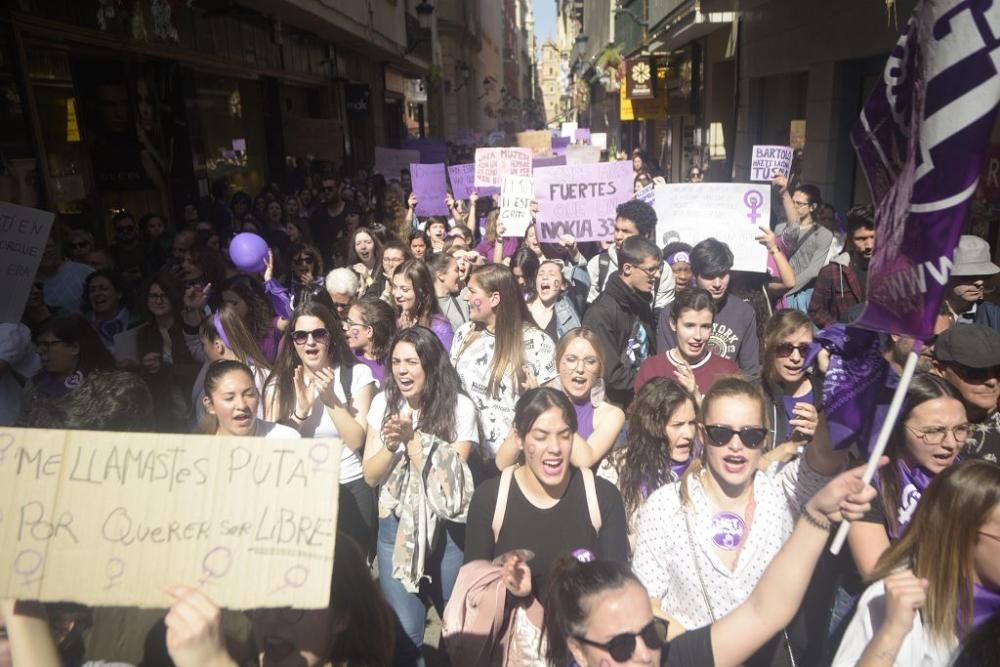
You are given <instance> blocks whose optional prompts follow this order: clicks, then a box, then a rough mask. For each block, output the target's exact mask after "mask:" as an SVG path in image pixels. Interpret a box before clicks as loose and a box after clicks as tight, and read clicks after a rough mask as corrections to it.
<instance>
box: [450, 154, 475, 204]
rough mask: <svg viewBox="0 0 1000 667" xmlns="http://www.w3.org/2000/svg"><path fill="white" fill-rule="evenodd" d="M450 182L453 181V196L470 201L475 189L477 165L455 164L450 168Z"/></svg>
mask: <svg viewBox="0 0 1000 667" xmlns="http://www.w3.org/2000/svg"><path fill="white" fill-rule="evenodd" d="M448 180H450V181H451V196H452V197H454V198H455V199H468V198H469V194H470V193H471V192H472V190H473V189H474V188H475V185H474V182H475V180H476V165H475V164H473V163H472V162H470V163H469V164H453V165H451V166H450V167H448Z"/></svg>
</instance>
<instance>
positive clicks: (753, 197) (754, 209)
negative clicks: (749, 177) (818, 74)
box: [743, 190, 764, 225]
mask: <svg viewBox="0 0 1000 667" xmlns="http://www.w3.org/2000/svg"><path fill="white" fill-rule="evenodd" d="M743 203H744V204H746V206H747V209H748V211H747V218H748V219H749V220H750V222H751V223H752V224H754V225H756V224H757V219H758V218H760V208H761V206H763V205H764V195H762V194H761V193H760V191H759V190H747V192H746V194H745V195H743Z"/></svg>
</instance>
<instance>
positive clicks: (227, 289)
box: [222, 274, 283, 364]
mask: <svg viewBox="0 0 1000 667" xmlns="http://www.w3.org/2000/svg"><path fill="white" fill-rule="evenodd" d="M264 289H265V288H264V285H263V284H262V283H261V282H260V280H259V279H257V277H255V276H249V275H246V274H240V275H237V276H233V277H232V278H230V279H229V280H227V281H226V282H225V283H223V285H222V302H223V303H226V304H229V305H231V306H232V307H233V308H234V309H235V310H236V314H237V315H239V316H240V319H242V320H243V321H244V322H245V323H246V326H247V329H249V330H250V334H251V335H252V336H253V338H254V340H256V341H257V345H259V346H260V351H261V352H263V353H264V358H265V359H267V360H268V361H269V362H270V363H272V364H273V363H274V360H275V359H277V358H278V345H279V343H281V325H282V323H283V322H282V320H281V318H280V317H279V316H278V314H277V313H276V312H275V310H274V306H273V304H272V302H271V300H270V299H269V298H268V297H267V293H266V292H265V291H264Z"/></svg>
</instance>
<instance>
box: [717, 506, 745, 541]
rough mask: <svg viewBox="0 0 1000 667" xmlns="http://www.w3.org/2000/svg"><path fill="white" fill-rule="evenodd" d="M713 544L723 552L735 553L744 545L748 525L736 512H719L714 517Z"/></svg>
mask: <svg viewBox="0 0 1000 667" xmlns="http://www.w3.org/2000/svg"><path fill="white" fill-rule="evenodd" d="M711 530H712V543H713V544H715V546H717V547H719V548H720V549H722V550H723V551H735V550H736V549H739V548H740V545H741V544H743V535H744V533H745V532H746V524H745V523H744V522H743V517H741V516H740V515H739V514H736V513H735V512H719V513H718V514H716V515H715V516H713V517H712V528H711Z"/></svg>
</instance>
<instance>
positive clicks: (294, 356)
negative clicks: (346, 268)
mask: <svg viewBox="0 0 1000 667" xmlns="http://www.w3.org/2000/svg"><path fill="white" fill-rule="evenodd" d="M374 394H375V380H374V378H373V377H372V374H371V371H370V370H369V369H368V366H366V365H364V364H359V363H357V360H356V359H355V358H354V353H353V352H352V351H351V348H350V347H349V346H348V345H347V340H346V339H345V338H344V331H343V328H342V326H341V323H340V321H339V320H338V319H337V316H336V315H334V314H333V312H332V311H331V310H330V309H329V308H327V307H326V306H324V305H322V304H320V303H319V302H317V301H307V302H306V303H304V304H302V305H301V306H300V307H299V308H297V309H296V310H295V312H294V313H292V317H291V318H290V319H289V326H288V330H287V331H286V332H285V341H284V343H283V344H282V347H281V351H280V352H279V353H278V360H277V362H275V364H274V372H273V373H271V376H270V377H269V378H268V379H267V384H266V385H265V388H264V398H265V408H266V410H265V414H266V415H267V417H268V419H271V420H273V421H276V422H283V423H287V424H289V425H291V426H293V427H294V428H297V429H298V430H299V432H300V433H301V434H302V435H303V436H304V437H307V438H340V439H341V440H342V441H343V443H344V447H343V449H342V450H341V459H340V489H341V494H340V518H339V521H340V523H339V524H338V525H339V526H340V527H341V528H342V529H343V530H346V531H347V532H348V533H350V534H351V536H352V537H354V539H356V540H357V541H358V543H359V544H361V546H362V547H364V548H365V549H366V552H370V551H371V549H372V546H373V545H372V542H373V541H374V537H375V499H374V497H373V495H372V491H371V489H369V488H368V486H367V485H366V484H365V482H364V479H363V476H362V469H361V460H362V455H363V453H364V445H365V432H366V431H367V429H368V421H367V419H368V408H369V406H370V405H371V402H372V396H374Z"/></svg>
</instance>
